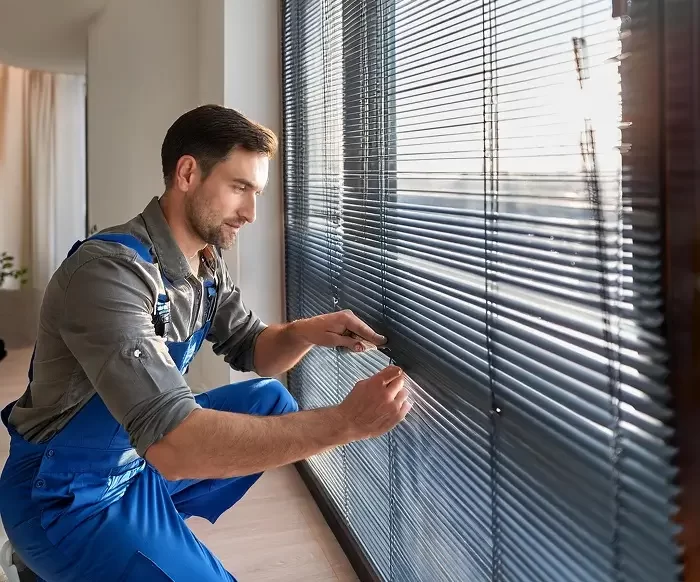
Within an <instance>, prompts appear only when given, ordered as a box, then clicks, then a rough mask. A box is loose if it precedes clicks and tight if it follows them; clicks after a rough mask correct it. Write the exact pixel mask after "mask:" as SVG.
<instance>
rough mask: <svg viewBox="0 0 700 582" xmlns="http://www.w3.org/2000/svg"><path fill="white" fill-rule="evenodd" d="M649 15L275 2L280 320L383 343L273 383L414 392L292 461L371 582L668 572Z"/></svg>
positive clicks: (327, 401)
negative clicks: (280, 102)
mask: <svg viewBox="0 0 700 582" xmlns="http://www.w3.org/2000/svg"><path fill="white" fill-rule="evenodd" d="M652 8H653V7H652V5H651V4H646V3H643V2H639V3H633V4H632V5H631V6H630V8H629V14H619V15H618V14H616V15H614V16H613V14H612V13H611V7H610V3H609V2H608V1H607V0H593V1H590V2H581V1H579V2H574V1H569V0H564V1H554V0H539V1H534V2H517V1H511V2H506V1H503V2H495V1H494V0H490V1H486V2H476V1H454V0H435V1H431V2H412V1H409V0H403V1H401V0H374V1H369V2H365V1H361V0H315V1H312V0H286V2H285V5H284V73H285V83H284V87H285V89H284V99H285V109H284V115H285V130H284V146H285V193H286V225H287V231H286V232H287V234H286V246H287V253H286V257H287V258H286V268H287V306H288V314H289V317H290V318H299V317H307V316H312V315H315V314H319V313H323V312H328V311H332V310H335V309H338V308H351V309H353V310H354V311H355V312H356V313H358V315H360V316H361V317H363V318H364V319H365V320H366V321H367V322H368V323H370V324H372V325H373V326H374V327H375V328H377V329H378V331H380V332H381V333H384V334H385V335H387V336H388V337H389V340H390V343H389V346H388V349H387V350H385V351H383V352H382V353H373V354H366V355H363V356H356V355H347V354H343V353H341V352H336V351H330V350H316V351H314V352H312V354H311V355H310V356H309V357H308V358H307V359H306V360H305V361H304V362H303V363H302V364H301V365H300V366H299V367H298V368H297V369H296V370H295V371H294V372H293V373H292V374H291V375H290V387H291V389H292V391H293V392H294V393H295V395H296V396H297V398H298V399H299V401H300V403H301V405H302V406H303V407H307V408H309V407H318V406H325V405H332V404H336V403H338V402H339V401H340V400H341V399H342V398H344V397H345V395H346V394H347V393H348V392H349V390H350V389H351V388H352V386H353V385H354V383H355V382H356V381H357V380H359V379H361V378H363V377H366V376H367V375H369V374H371V373H373V372H375V371H377V370H378V369H379V368H381V367H383V366H385V365H386V364H387V363H388V362H389V361H390V360H391V359H393V360H395V361H396V362H397V363H398V364H400V365H401V366H402V367H404V369H406V370H407V372H408V374H409V375H410V377H411V389H412V392H413V397H414V400H415V406H414V409H413V411H412V412H411V415H410V417H409V418H408V419H407V421H406V422H405V423H404V424H402V425H401V426H400V427H398V428H397V429H396V430H394V431H392V432H391V433H390V434H388V435H386V436H385V437H382V438H380V439H374V440H372V441H365V442H360V443H353V444H352V445H349V446H346V447H342V448H339V449H336V450H334V451H331V452H329V453H326V454H324V455H319V456H318V457H314V458H312V459H310V460H309V461H308V463H307V470H308V472H309V473H310V475H311V476H312V478H313V479H315V480H316V482H318V483H319V484H320V487H321V490H322V494H323V496H324V497H325V499H326V500H327V501H328V502H329V503H330V504H331V506H332V507H333V508H334V510H335V511H336V512H337V514H338V515H339V516H340V520H341V521H342V525H343V527H344V528H345V529H346V530H347V532H348V533H349V535H350V536H351V538H352V540H353V543H354V544H355V545H356V548H357V549H358V551H359V552H360V554H361V555H362V558H363V559H364V560H366V562H367V563H368V564H369V566H370V569H371V570H372V575H374V576H376V577H377V578H378V579H380V580H392V581H393V580H401V581H411V580H415V581H421V582H422V581H428V580H429V581H431V582H432V581H442V580H460V581H461V580H475V581H477V580H521V581H527V582H529V581H534V580H551V581H555V582H560V581H565V580H570V581H572V582H573V581H575V582H579V581H584V580H585V581H588V580H591V581H596V582H598V581H603V580H630V581H635V582H637V581H644V580H649V581H653V582H659V581H662V580H675V579H676V576H677V566H676V560H677V557H678V549H677V547H676V545H675V543H674V539H673V534H674V529H673V528H672V526H671V520H672V516H673V514H674V511H675V507H674V500H673V495H674V488H673V479H674V475H675V469H674V467H673V466H672V464H671V454H672V451H671V448H670V446H669V444H668V440H669V438H670V436H671V432H672V431H671V429H670V427H669V424H668V423H669V417H670V412H669V409H668V408H667V405H666V400H667V398H668V389H667V387H666V385H665V383H664V382H665V376H666V369H665V364H664V362H665V354H664V346H663V340H662V336H661V319H662V315H661V314H662V312H661V288H660V276H661V257H660V252H661V243H660V239H659V232H660V210H659V199H660V183H659V174H658V169H657V168H656V167H655V166H654V162H653V160H654V159H655V155H656V153H657V152H655V151H654V145H653V143H650V142H649V140H646V139H645V137H647V136H649V135H653V134H654V132H655V131H657V130H658V128H657V127H656V125H655V124H656V123H657V121H656V120H655V116H654V115H653V114H650V112H653V111H654V107H656V106H657V104H658V97H657V96H656V95H655V93H654V91H656V89H654V88H653V84H652V85H644V83H648V82H649V79H650V78H652V77H653V75H651V76H650V74H649V73H648V72H645V73H644V74H642V73H641V72H642V71H648V70H650V69H651V65H652V63H653V62H654V58H655V57H654V55H655V54H656V51H657V50H658V49H657V48H656V47H655V46H654V44H653V43H652V42H649V39H650V38H651V39H653V38H654V35H648V34H646V35H645V33H647V32H648V29H649V27H652V26H655V25H654V24H653V23H654V22H655V20H654V14H653V13H652V12H651V10H652ZM640 39H646V41H645V42H643V41H642V40H640ZM642 81H643V82H642ZM652 81H653V78H652ZM642 96H643V97H642Z"/></svg>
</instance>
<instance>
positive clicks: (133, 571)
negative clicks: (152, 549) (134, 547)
mask: <svg viewBox="0 0 700 582" xmlns="http://www.w3.org/2000/svg"><path fill="white" fill-rule="evenodd" d="M146 581H148V582H175V580H173V579H172V578H171V577H170V576H168V575H167V574H166V573H165V572H163V570H161V569H160V568H159V567H158V566H157V565H156V563H155V562H153V560H151V559H150V558H148V557H147V556H145V555H144V554H142V553H141V552H136V553H135V554H134V555H133V556H132V558H131V560H129V563H128V564H127V565H126V570H124V574H122V576H121V578H119V582H146Z"/></svg>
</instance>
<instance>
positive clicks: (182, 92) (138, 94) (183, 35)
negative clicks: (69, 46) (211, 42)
mask: <svg viewBox="0 0 700 582" xmlns="http://www.w3.org/2000/svg"><path fill="white" fill-rule="evenodd" d="M197 8H198V3H197V2H196V1H195V0H148V1H147V2H144V1H143V0H110V1H109V2H108V4H107V6H106V7H105V10H104V12H103V13H102V14H101V15H100V16H99V17H98V18H97V19H96V20H95V22H94V23H93V24H92V25H91V27H90V30H89V31H88V59H87V78H88V137H87V140H88V195H89V198H88V200H89V206H88V213H89V217H90V218H89V220H90V224H91V225H92V224H95V225H97V227H98V228H100V229H101V228H104V227H107V226H110V225H112V224H117V223H120V222H124V221H126V220H128V219H129V218H131V217H132V216H133V215H135V214H136V213H138V212H140V211H141V210H142V209H143V207H144V206H145V205H146V204H147V203H148V201H149V200H150V199H151V197H153V196H158V195H160V194H162V192H163V179H162V176H161V170H160V168H161V165H160V146H161V143H162V141H163V137H164V136H165V132H166V131H167V129H168V127H169V126H170V124H171V123H172V122H173V121H174V120H175V119H176V118H177V117H179V116H180V115H181V114H182V113H184V112H185V111H187V110H188V109H191V108H192V107H194V106H196V105H197V103H198V94H197V83H198V80H197V67H198V58H197V57H198V46H197V44H198V39H197V35H198V30H197Z"/></svg>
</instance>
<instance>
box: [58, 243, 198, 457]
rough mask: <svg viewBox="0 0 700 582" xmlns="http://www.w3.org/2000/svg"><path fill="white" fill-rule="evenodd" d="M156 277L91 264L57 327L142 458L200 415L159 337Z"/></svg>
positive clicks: (120, 263)
mask: <svg viewBox="0 0 700 582" xmlns="http://www.w3.org/2000/svg"><path fill="white" fill-rule="evenodd" d="M151 271H153V272H151ZM157 276H158V274H157V267H156V266H154V265H146V264H145V263H141V262H140V261H138V260H137V259H136V257H134V256H129V255H127V254H124V255H110V256H98V257H95V258H90V259H89V260H87V261H86V262H84V263H83V264H82V265H80V266H79V267H78V268H77V269H76V270H75V272H74V273H73V274H72V276H71V278H70V280H69V282H68V283H67V285H66V292H65V309H64V315H63V319H62V321H61V328H60V329H61V335H62V337H63V340H64V341H65V343H66V345H67V346H68V348H69V349H70V351H71V352H72V353H73V355H74V357H75V358H76V359H77V361H78V363H79V364H80V366H81V367H82V368H83V370H84V372H85V374H86V375H87V377H88V379H89V380H90V382H91V383H92V385H93V386H94V388H95V390H96V391H97V393H98V394H99V395H100V397H101V398H102V400H103V401H104V403H105V405H106V406H107V408H108V409H109V411H110V412H111V413H112V415H113V416H114V418H115V419H116V420H117V421H118V422H119V423H120V424H121V425H122V426H123V427H124V429H125V430H126V431H127V433H128V434H129V437H130V440H131V444H132V446H134V448H135V449H136V451H137V452H138V453H139V454H140V455H141V456H144V454H145V452H146V450H147V449H148V447H150V446H151V445H152V444H154V443H155V442H157V441H158V440H159V439H160V438H162V437H163V436H165V435H166V434H167V433H168V432H170V431H171V430H173V429H174V428H175V427H176V426H177V425H178V424H180V423H181V422H182V421H183V420H184V419H185V418H186V417H187V416H188V415H189V414H190V413H191V412H192V411H193V410H194V409H196V408H199V405H198V404H197V403H196V401H195V399H194V396H193V394H192V391H191V390H190V388H189V387H188V386H187V383H186V382H185V379H184V378H183V376H182V374H181V373H180V371H179V370H178V369H177V367H176V366H175V363H174V362H173V360H172V359H171V357H170V354H169V353H168V349H167V347H166V345H165V341H164V340H163V338H161V337H160V336H157V335H156V334H155V330H154V327H153V320H152V313H153V305H154V299H155V297H157V289H158V284H157V282H156V277H157Z"/></svg>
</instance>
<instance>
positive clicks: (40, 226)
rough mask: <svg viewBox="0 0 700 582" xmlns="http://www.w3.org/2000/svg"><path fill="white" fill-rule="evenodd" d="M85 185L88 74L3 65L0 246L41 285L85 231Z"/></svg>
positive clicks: (0, 72)
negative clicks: (69, 73)
mask: <svg viewBox="0 0 700 582" xmlns="http://www.w3.org/2000/svg"><path fill="white" fill-rule="evenodd" d="M85 187H86V186H85V78H84V77H82V76H77V75H61V74H54V73H46V72H42V71H29V70H25V69H18V68H15V67H9V66H6V65H2V64H0V209H1V210H0V251H7V252H8V253H10V254H12V255H13V256H15V257H16V259H17V262H18V263H19V266H26V267H28V269H29V278H30V281H31V286H32V287H33V288H34V289H36V290H43V289H44V288H45V287H46V284H47V283H48V281H49V279H50V278H51V276H52V275H53V273H54V271H55V270H56V268H57V267H58V265H59V264H60V261H61V260H62V259H63V257H64V256H65V253H66V252H67V251H68V249H69V248H70V246H71V244H72V243H73V241H75V240H76V239H78V238H81V237H83V236H84V235H85ZM13 284H15V283H13V282H10V284H9V286H10V287H11V286H12V285H13ZM15 285H16V284H15Z"/></svg>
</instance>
